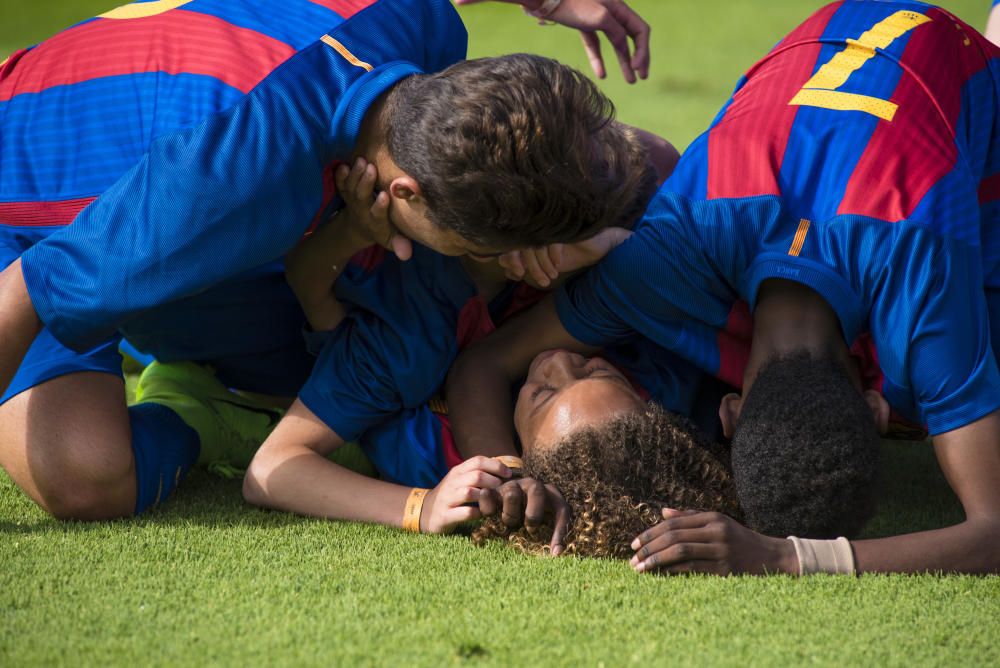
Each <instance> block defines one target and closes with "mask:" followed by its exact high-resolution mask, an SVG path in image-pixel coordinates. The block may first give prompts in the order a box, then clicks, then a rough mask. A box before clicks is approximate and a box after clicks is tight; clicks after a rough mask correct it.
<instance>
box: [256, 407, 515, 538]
mask: <svg viewBox="0 0 1000 668" xmlns="http://www.w3.org/2000/svg"><path fill="white" fill-rule="evenodd" d="M343 443H344V441H343V440H342V439H341V438H340V437H339V436H337V434H335V433H334V432H333V431H331V430H330V429H329V427H327V426H326V425H325V424H324V423H323V422H322V421H320V419H319V418H317V417H316V416H315V415H314V414H313V413H312V411H310V410H309V409H308V408H307V407H306V406H305V405H304V404H303V403H302V402H300V401H296V402H295V403H294V404H292V407H291V408H290V409H289V410H288V413H287V415H286V416H285V417H284V418H283V419H282V420H281V422H280V423H279V424H278V426H277V427H276V428H275V430H274V431H273V432H272V433H271V435H270V436H269V437H268V439H267V440H266V441H265V442H264V445H262V446H261V447H260V450H258V451H257V454H256V455H255V456H254V459H253V461H252V462H251V463H250V467H249V469H248V470H247V474H246V478H244V480H243V497H244V498H245V499H246V500H247V501H248V502H249V503H252V504H254V505H257V506H266V507H268V508H276V509H280V510H287V511H291V512H294V513H299V514H301V515H311V516H313V517H324V518H328V519H340V520H353V521H358V522H376V523H378V524H385V525H388V526H395V527H401V526H402V520H403V506H404V504H405V503H406V499H407V497H408V496H409V493H410V488H409V487H403V486H400V485H394V484H391V483H387V482H382V481H380V480H376V479H374V478H368V477H366V476H363V475H360V474H357V473H354V472H353V471H350V470H348V469H345V468H343V467H342V466H339V465H337V464H334V463H333V462H331V461H330V460H329V459H327V458H326V455H327V454H329V453H330V452H332V451H334V450H335V449H337V448H339V447H340V446H341V445H343ZM510 475H511V471H510V469H508V468H507V467H506V466H504V465H503V464H501V463H500V462H498V461H496V460H493V459H486V458H474V459H471V460H469V461H466V462H464V463H463V464H461V465H460V466H457V467H455V468H454V469H452V471H451V472H450V473H449V474H448V475H447V476H446V477H445V479H444V480H442V481H441V483H440V484H439V485H438V486H437V487H435V488H434V489H433V490H432V491H431V492H430V493H429V494H428V495H427V499H426V501H425V503H424V509H423V512H422V513H421V517H420V528H421V531H427V532H431V533H444V532H448V531H450V530H452V529H453V528H454V527H455V526H456V525H458V524H460V523H461V522H465V521H468V520H473V519H478V518H479V517H480V516H481V515H480V512H479V509H478V508H477V507H475V506H467V505H465V504H467V503H470V502H478V500H479V496H480V492H481V490H482V489H484V488H494V487H498V486H499V485H500V484H501V483H502V482H503V480H505V479H507V478H509V477H510Z"/></svg>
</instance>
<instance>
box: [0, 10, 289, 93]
mask: <svg viewBox="0 0 1000 668" xmlns="http://www.w3.org/2000/svg"><path fill="white" fill-rule="evenodd" d="M294 53H295V50H294V49H293V48H292V47H291V46H289V45H288V44H285V43H284V42H280V41H278V40H276V39H273V38H271V37H268V36H267V35H263V34H261V33H259V32H256V31H254V30H248V29H246V28H240V27H237V26H234V25H233V24H231V23H229V22H227V21H224V20H222V19H220V18H216V17H214V16H209V15H207V14H201V13H199V12H191V11H186V10H183V9H175V10H172V11H169V12H165V13H163V14H157V15H155V16H149V17H145V18H140V19H127V20H115V19H96V20H94V21H89V22H87V23H84V24H81V25H78V26H75V27H73V28H70V29H68V30H64V31H63V32H61V33H59V34H57V35H55V36H53V37H51V38H50V39H48V40H46V41H45V42H42V43H41V44H39V45H38V46H36V47H35V48H33V49H31V50H30V51H28V53H27V54H25V55H24V56H22V57H21V59H20V62H19V63H18V65H17V67H16V68H15V69H14V70H13V72H12V73H11V74H10V76H8V77H7V78H6V79H4V80H2V81H0V101H4V100H9V99H10V98H12V97H14V96H15V95H20V94H21V93H38V92H40V91H43V90H45V89H47V88H52V87H53V86H65V85H69V84H74V83H79V82H81V81H88V80H91V79H97V78H101V77H110V76H119V75H127V74H137V73H141V72H166V73H168V74H202V75H205V76H210V77H214V78H216V79H219V80H220V81H222V82H224V83H226V84H228V85H230V86H232V87H233V88H236V89H237V90H240V91H242V92H244V93H246V92H248V91H249V90H250V89H252V88H253V87H254V86H256V85H257V84H258V83H259V82H260V81H261V79H263V78H264V77H266V76H267V75H268V74H269V73H270V72H271V71H272V70H274V68H276V67H277V66H278V65H280V64H281V63H283V62H284V61H285V60H287V59H288V58H289V57H291V56H292V55H293V54H294Z"/></svg>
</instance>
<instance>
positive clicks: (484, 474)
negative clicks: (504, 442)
mask: <svg viewBox="0 0 1000 668" xmlns="http://www.w3.org/2000/svg"><path fill="white" fill-rule="evenodd" d="M511 475H513V472H512V471H511V470H510V469H509V468H507V467H506V466H505V465H503V464H501V463H500V462H499V461H497V460H496V459H491V458H489V457H472V458H471V459H467V460H465V461H464V462H462V463H461V464H459V465H458V466H456V467H455V468H453V469H452V470H451V471H449V472H448V475H446V476H445V477H444V479H443V480H442V481H441V482H439V483H438V485H437V487H435V488H434V489H432V490H431V491H430V493H429V494H428V495H427V498H426V499H425V500H424V508H423V512H421V514H420V531H421V532H422V533H450V532H452V531H454V529H455V527H456V526H458V525H459V524H462V523H463V522H469V521H471V520H477V519H479V518H480V517H482V514H481V513H480V510H479V507H478V506H476V505H467V504H476V503H477V502H478V501H479V499H480V496H481V493H482V492H483V491H484V490H492V489H495V488H497V487H500V486H501V485H502V484H503V482H504V480H507V479H508V478H510V477H511Z"/></svg>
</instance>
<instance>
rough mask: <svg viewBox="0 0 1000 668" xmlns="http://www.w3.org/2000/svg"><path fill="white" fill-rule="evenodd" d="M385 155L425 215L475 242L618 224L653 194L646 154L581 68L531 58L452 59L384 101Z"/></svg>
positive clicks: (525, 241) (562, 237)
mask: <svg viewBox="0 0 1000 668" xmlns="http://www.w3.org/2000/svg"><path fill="white" fill-rule="evenodd" d="M386 112H387V113H386V116H385V118H386V119H387V124H388V144H389V152H390V154H391V155H392V158H393V160H394V161H395V162H396V164H398V165H399V166H400V168H401V169H402V170H403V171H405V172H406V173H408V174H409V175H410V176H412V177H413V178H415V179H416V180H417V182H418V183H419V184H420V187H421V191H422V193H423V195H424V197H425V198H426V200H427V203H428V208H429V216H430V219H431V221H432V222H433V223H435V224H436V225H437V226H439V227H441V228H444V229H450V230H453V231H454V232H456V233H458V234H459V235H461V236H462V237H465V238H466V239H468V240H470V241H472V242H474V243H477V244H480V245H484V246H491V247H499V248H512V247H523V246H539V245H545V244H548V243H554V242H568V241H575V240H578V239H583V238H586V237H589V236H591V235H593V234H594V233H596V232H598V231H599V230H600V228H602V227H606V226H609V225H620V226H630V225H631V223H632V222H634V220H635V219H637V218H638V217H639V216H640V215H641V214H642V212H643V210H644V209H645V205H646V203H647V201H648V199H649V198H650V197H651V196H652V193H653V190H654V189H655V174H654V172H653V170H652V168H651V167H650V166H649V165H648V164H647V155H646V150H645V148H644V147H643V146H642V144H641V142H640V141H639V138H638V136H636V134H635V133H634V132H633V131H631V130H630V129H628V128H626V127H623V126H621V125H619V124H617V123H614V122H613V118H614V106H613V105H612V103H611V101H610V100H608V98H607V97H605V96H604V95H603V94H602V93H601V92H600V91H599V90H598V89H597V87H596V86H595V85H594V84H593V82H591V81H590V80H589V79H587V78H586V77H585V76H584V75H583V74H581V73H580V72H577V71H576V70H573V69H572V68H569V67H566V66H565V65H560V64H559V63H558V62H556V61H554V60H551V59H548V58H543V57H540V56H533V55H526V54H514V55H509V56H502V57H499V58H481V59H477V60H468V61H464V62H460V63H457V64H455V65H453V66H451V67H449V68H448V69H446V70H444V71H442V72H439V73H437V74H432V75H418V76H413V77H409V78H407V79H404V80H403V81H402V82H400V84H399V85H397V86H396V87H395V88H393V89H392V92H391V93H390V95H389V97H388V98H387V101H386Z"/></svg>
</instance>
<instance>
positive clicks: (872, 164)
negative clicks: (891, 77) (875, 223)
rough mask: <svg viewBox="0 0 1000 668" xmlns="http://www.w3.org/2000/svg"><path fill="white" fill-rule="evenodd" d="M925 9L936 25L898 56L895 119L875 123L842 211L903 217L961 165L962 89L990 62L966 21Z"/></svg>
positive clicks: (916, 36)
mask: <svg viewBox="0 0 1000 668" xmlns="http://www.w3.org/2000/svg"><path fill="white" fill-rule="evenodd" d="M927 14H928V16H930V17H931V18H932V19H933V20H932V22H931V23H926V24H924V25H922V26H920V27H918V28H916V29H915V30H914V31H913V35H912V36H911V37H910V41H909V42H908V43H907V45H906V50H905V51H904V53H903V57H902V58H901V59H900V61H899V62H900V65H901V66H902V67H903V69H904V72H903V75H902V77H901V78H900V81H899V84H898V85H897V86H896V90H895V92H894V93H893V94H892V97H891V98H890V100H891V101H892V102H894V103H895V104H896V105H898V107H899V109H898V111H897V112H896V115H895V117H894V118H893V120H892V121H891V122H890V121H884V120H883V121H879V123H878V125H877V126H876V127H875V131H874V132H873V133H872V136H871V139H870V140H869V142H868V145H867V146H866V147H865V150H864V153H863V154H862V155H861V159H860V160H859V161H858V164H857V166H856V167H855V169H854V172H853V173H852V174H851V178H850V180H849V181H848V183H847V189H846V191H845V192H844V197H843V199H842V200H841V202H840V207H839V208H838V210H837V213H838V214H856V215H862V216H871V217H873V218H879V219H881V220H886V221H891V222H895V221H899V220H905V219H906V218H908V217H909V216H910V215H911V214H912V213H913V211H914V209H916V207H917V206H918V205H919V204H920V201H921V200H922V199H923V198H924V195H926V194H927V191H929V190H930V189H931V188H932V187H933V186H934V184H935V183H937V182H938V181H939V180H940V179H941V178H942V177H944V176H945V175H946V174H948V173H949V172H950V171H951V170H952V169H953V168H954V167H955V161H956V160H957V159H958V148H957V147H956V145H955V125H956V122H957V121H958V116H959V114H960V113H961V106H962V87H963V86H964V85H965V83H966V82H967V81H968V80H969V78H970V77H971V76H972V75H973V74H975V73H976V72H978V71H980V70H982V69H983V68H984V67H986V65H987V63H986V60H985V59H984V57H983V52H982V50H981V49H980V48H978V45H977V44H976V42H975V41H974V40H971V39H969V40H968V43H967V44H966V43H965V42H966V37H967V36H968V35H969V34H975V31H974V30H972V29H971V28H968V26H965V28H964V29H965V30H967V31H968V33H966V32H964V31H963V27H962V25H963V24H959V23H958V22H957V21H956V20H955V19H953V18H952V17H951V15H950V14H947V13H946V12H942V11H940V10H937V9H930V10H928V12H927ZM949 40H951V41H952V42H953V44H951V45H949V44H948V41H949ZM945 47H947V48H945ZM928 97H929V98H930V99H928Z"/></svg>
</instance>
